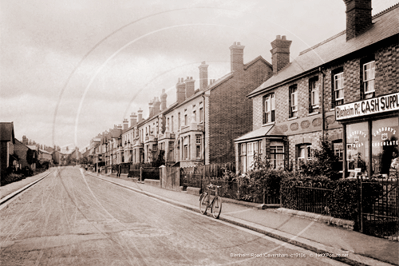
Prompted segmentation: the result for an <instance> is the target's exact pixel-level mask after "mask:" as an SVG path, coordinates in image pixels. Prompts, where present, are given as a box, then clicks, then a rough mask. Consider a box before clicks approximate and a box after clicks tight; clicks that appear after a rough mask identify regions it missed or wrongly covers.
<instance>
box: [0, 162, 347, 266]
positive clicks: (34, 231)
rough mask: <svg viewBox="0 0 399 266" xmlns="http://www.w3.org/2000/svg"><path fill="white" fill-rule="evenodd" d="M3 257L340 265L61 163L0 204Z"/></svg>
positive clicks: (33, 261)
mask: <svg viewBox="0 0 399 266" xmlns="http://www.w3.org/2000/svg"><path fill="white" fill-rule="evenodd" d="M0 247H1V256H0V259H1V260H0V265H2V266H5V265H343V264H342V263H340V262H337V261H334V260H331V259H329V258H325V257H317V255H316V254H315V253H313V252H310V251H307V250H304V249H302V248H299V247H295V246H292V245H289V244H286V243H284V242H280V241H278V240H275V239H272V238H269V237H267V236H264V235H261V234H259V233H255V232H252V231H249V230H247V229H244V228H240V227H237V226H234V225H230V224H228V223H225V222H222V221H219V220H215V219H212V218H210V217H206V216H203V215H200V214H199V213H195V212H192V211H189V210H186V209H183V208H179V207H176V206H173V205H171V204H169V203H165V202H162V201H160V200H157V199H154V198H150V197H148V196H145V195H143V194H140V193H137V192H134V191H131V190H128V189H125V188H122V187H119V186H115V185H113V184H110V183H108V182H105V181H102V180H100V179H98V178H96V177H93V176H90V175H85V174H84V172H83V171H82V170H80V169H79V168H78V167H63V168H58V170H56V171H54V173H53V174H51V175H49V176H48V177H46V178H45V179H44V180H42V181H41V182H39V183H38V184H36V185H35V186H33V187H32V188H31V189H29V190H28V191H26V192H25V193H23V194H22V195H20V196H19V197H18V198H16V199H14V200H12V201H11V202H10V203H8V204H7V205H6V206H2V207H1V209H0Z"/></svg>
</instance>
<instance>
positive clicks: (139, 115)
mask: <svg viewBox="0 0 399 266" xmlns="http://www.w3.org/2000/svg"><path fill="white" fill-rule="evenodd" d="M137 113H138V121H137V123H140V122H141V121H142V120H143V110H141V108H140V109H139V110H138V111H137Z"/></svg>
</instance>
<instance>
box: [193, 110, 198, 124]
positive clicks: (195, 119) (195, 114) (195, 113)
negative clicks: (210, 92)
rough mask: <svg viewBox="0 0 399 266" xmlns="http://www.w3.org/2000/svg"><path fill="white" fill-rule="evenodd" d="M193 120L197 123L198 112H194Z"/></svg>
mask: <svg viewBox="0 0 399 266" xmlns="http://www.w3.org/2000/svg"><path fill="white" fill-rule="evenodd" d="M193 118H194V121H195V122H197V111H195V110H194V111H193Z"/></svg>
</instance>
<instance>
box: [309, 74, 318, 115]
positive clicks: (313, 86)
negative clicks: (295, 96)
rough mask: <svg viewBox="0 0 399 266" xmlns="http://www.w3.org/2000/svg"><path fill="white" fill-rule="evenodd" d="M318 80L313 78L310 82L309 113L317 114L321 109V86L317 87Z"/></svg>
mask: <svg viewBox="0 0 399 266" xmlns="http://www.w3.org/2000/svg"><path fill="white" fill-rule="evenodd" d="M317 80H318V79H317V78H312V79H310V80H309V95H310V106H309V113H313V112H316V111H317V110H318V108H319V86H318V85H317Z"/></svg>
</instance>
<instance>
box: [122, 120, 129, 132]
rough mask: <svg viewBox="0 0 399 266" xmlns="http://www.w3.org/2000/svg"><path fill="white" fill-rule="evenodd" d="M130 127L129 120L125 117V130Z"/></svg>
mask: <svg viewBox="0 0 399 266" xmlns="http://www.w3.org/2000/svg"><path fill="white" fill-rule="evenodd" d="M128 128H129V121H128V120H127V119H126V118H125V119H123V130H126V129H128Z"/></svg>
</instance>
